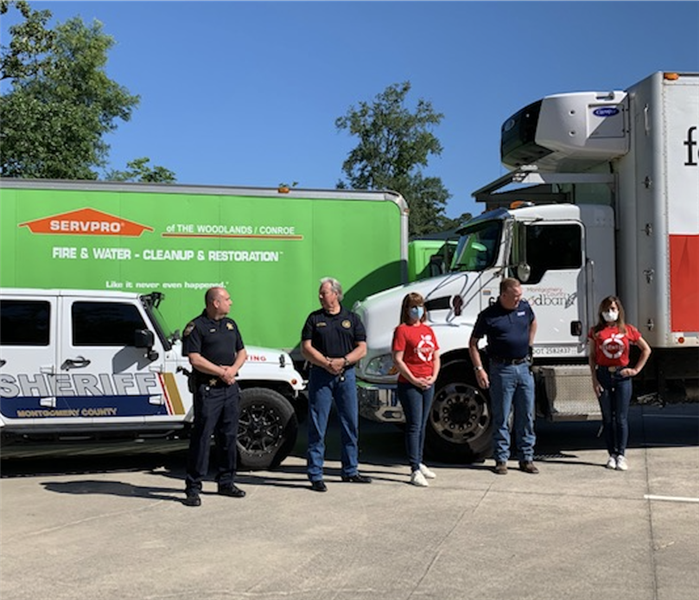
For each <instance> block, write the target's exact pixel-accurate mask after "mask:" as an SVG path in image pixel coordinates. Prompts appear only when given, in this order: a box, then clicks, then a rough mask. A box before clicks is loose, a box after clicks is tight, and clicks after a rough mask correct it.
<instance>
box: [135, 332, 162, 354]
mask: <svg viewBox="0 0 699 600" xmlns="http://www.w3.org/2000/svg"><path fill="white" fill-rule="evenodd" d="M133 337H134V342H133V345H134V346H136V348H146V350H147V352H146V356H147V357H148V360H150V361H154V360H158V353H157V352H156V351H155V350H153V346H154V345H155V335H153V332H152V331H151V330H150V329H137V330H136V331H134V336H133Z"/></svg>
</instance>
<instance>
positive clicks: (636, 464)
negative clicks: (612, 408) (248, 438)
mask: <svg viewBox="0 0 699 600" xmlns="http://www.w3.org/2000/svg"><path fill="white" fill-rule="evenodd" d="M598 428H599V423H561V424H552V423H539V424H538V426H537V431H538V442H537V456H536V459H535V460H536V462H537V465H538V466H539V468H540V470H541V472H540V474H539V475H529V474H525V473H522V472H519V471H518V470H517V469H516V462H511V463H510V467H511V468H510V472H509V473H508V474H507V475H506V476H498V475H495V474H494V473H493V472H492V471H491V466H492V461H486V462H485V463H480V464H473V465H453V464H444V463H439V462H434V461H428V464H429V465H430V466H431V467H432V468H433V470H435V471H436V473H437V479H435V480H434V481H431V482H430V487H429V488H417V487H414V486H411V485H409V484H408V469H407V467H406V466H405V458H404V450H403V439H402V433H401V432H400V431H399V430H398V429H396V428H393V427H391V426H387V425H379V424H374V423H369V422H367V421H362V423H361V433H360V444H361V456H360V461H361V464H360V470H361V472H362V473H364V474H367V475H370V476H372V477H373V479H374V482H373V483H372V484H371V485H361V484H352V483H342V482H341V481H340V477H339V460H338V457H339V443H338V434H337V430H336V429H331V430H330V432H329V440H328V460H327V462H326V483H327V484H328V492H327V493H324V494H320V493H316V492H313V491H311V490H310V487H309V483H308V481H307V479H306V476H305V469H304V466H305V460H304V447H305V429H303V427H302V430H301V432H300V436H299V441H298V443H297V445H296V448H295V449H294V452H293V453H292V455H291V456H290V457H289V458H287V459H286V460H285V461H284V463H283V464H282V465H281V467H280V468H279V469H277V470H275V471H269V472H267V471H262V472H244V473H239V476H238V482H237V483H238V485H239V486H240V487H242V488H243V489H245V491H246V492H247V497H246V498H244V499H242V500H239V499H233V498H226V497H222V496H218V495H216V494H215V489H216V488H215V483H213V481H211V482H207V483H206V484H205V487H204V495H203V496H202V500H203V503H202V506H201V507H198V508H190V507H186V506H184V505H183V504H182V499H183V498H184V495H183V476H184V462H185V457H186V450H185V443H184V442H146V443H141V444H137V443H133V442H130V443H126V444H114V445H111V446H109V447H94V446H70V447H68V448H66V447H39V448H24V447H20V448H9V447H8V448H3V460H2V481H1V485H2V490H1V501H2V505H1V511H2V517H1V525H2V531H1V542H2V547H1V552H2V562H1V563H0V569H1V570H0V595H1V597H2V599H3V600H24V599H27V600H29V599H31V600H36V599H37V598H52V599H53V600H59V599H66V600H83V599H85V600H87V599H90V600H94V599H98V600H111V599H120V600H121V599H132V598H133V599H139V600H144V599H152V600H160V599H190V598H192V599H194V598H202V599H224V598H225V599H234V600H236V599H240V600H243V599H258V598H259V599H261V600H289V599H299V600H301V599H302V600H360V599H361V600H363V599H369V598H372V599H373V598H382V599H386V600H408V599H434V600H449V599H458V600H469V599H474V600H475V599H479V600H481V599H483V600H500V599H502V600H591V599H595V600H597V599H599V600H608V599H609V600H695V599H696V598H697V597H699V596H698V594H699V406H698V405H678V406H674V407H668V408H664V409H661V408H659V407H634V408H633V409H632V412H631V439H630V448H629V451H628V455H627V456H628V459H629V463H630V469H629V471H627V472H618V471H610V470H607V469H605V468H604V463H605V461H606V458H607V457H606V453H605V451H604V450H603V443H602V440H601V439H600V438H597V437H596V435H597V432H598ZM10 451H12V452H10Z"/></svg>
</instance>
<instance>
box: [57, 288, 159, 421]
mask: <svg viewBox="0 0 699 600" xmlns="http://www.w3.org/2000/svg"><path fill="white" fill-rule="evenodd" d="M63 302H64V306H63V310H62V315H63V317H62V323H61V327H62V329H63V332H62V335H61V340H62V343H61V345H60V349H59V358H58V374H57V375H56V379H57V385H58V386H63V387H62V389H63V394H64V396H65V397H66V398H67V402H68V403H69V404H70V405H71V406H72V408H73V409H74V410H77V411H79V413H80V416H81V417H83V418H87V419H91V422H92V424H93V425H95V426H100V428H103V427H104V426H106V428H109V426H110V424H117V423H118V424H119V425H120V426H123V425H124V424H127V423H133V424H138V423H143V422H146V421H152V420H155V421H158V420H162V419H163V418H164V417H166V416H167V415H168V410H167V404H166V401H165V397H164V392H163V384H162V380H161V378H160V375H159V372H160V371H162V362H163V351H162V348H158V349H157V350H156V352H157V353H158V357H157V358H156V359H155V360H152V358H153V357H154V356H155V355H153V356H151V358H149V357H148V356H147V354H148V349H146V348H137V347H136V345H135V343H136V335H137V334H136V332H137V331H139V330H140V331H143V330H148V329H149V327H148V324H147V321H146V317H145V315H144V313H143V311H142V310H141V309H140V307H139V306H138V305H137V304H134V303H133V302H130V301H128V300H124V301H119V300H116V299H115V300H111V299H103V298H90V297H64V298H63ZM156 339H157V338H156Z"/></svg>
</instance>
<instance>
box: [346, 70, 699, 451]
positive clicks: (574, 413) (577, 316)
mask: <svg viewBox="0 0 699 600" xmlns="http://www.w3.org/2000/svg"><path fill="white" fill-rule="evenodd" d="M698 127H699V74H697V73H664V72H657V73H654V74H652V75H651V76H649V77H648V78H646V79H644V80H642V81H640V82H638V83H636V84H635V85H632V86H631V87H629V88H628V89H627V90H625V91H608V92H589V93H569V94H558V95H553V96H547V97H545V98H543V99H542V100H539V101H537V102H534V103H533V104H530V105H528V106H526V107H525V108H523V109H522V110H520V111H518V112H517V113H515V114H514V115H513V116H512V117H510V118H509V119H507V120H506V121H505V123H504V124H503V126H502V131H501V159H502V162H503V164H504V165H505V166H506V167H507V168H508V169H510V170H511V172H509V173H508V174H506V175H505V176H503V177H501V178H499V179H498V180H496V181H494V182H492V183H491V184H489V185H487V186H484V187H482V188H480V189H479V190H477V191H476V192H474V194H473V195H474V197H475V198H476V200H477V201H480V202H484V203H485V204H486V212H484V213H483V214H481V215H480V216H478V217H476V218H475V219H473V220H471V221H469V222H468V223H467V224H466V225H465V226H464V227H463V228H462V230H461V231H460V240H459V244H458V248H457V250H456V253H455V256H454V260H453V262H452V265H451V269H450V272H449V273H446V274H444V275H442V276H439V277H435V278H431V279H427V280H424V281H420V282H416V283H413V284H410V285H407V286H401V287H397V288H393V289H391V290H388V291H385V292H382V293H379V294H376V295H373V296H370V297H369V298H367V299H366V300H364V301H363V302H360V303H357V304H356V305H355V309H356V310H357V311H358V313H359V314H360V315H361V318H362V319H363V321H364V323H365V326H366V328H367V335H368V339H367V343H368V352H367V355H366V358H365V359H364V360H363V361H362V362H361V364H360V366H359V370H358V376H359V380H360V386H361V387H360V398H361V401H360V406H361V412H362V415H363V416H365V417H367V418H370V419H374V420H378V421H385V422H401V421H402V420H403V414H402V410H401V407H400V404H398V403H397V402H396V399H395V394H394V387H395V379H396V373H395V369H394V367H393V364H392V360H391V338H392V333H393V328H394V327H395V325H397V323H398V318H399V310H400V303H401V299H402V298H403V296H404V295H405V294H406V293H408V292H410V291H416V292H419V293H421V294H422V295H423V296H424V297H425V301H426V308H427V314H428V323H429V325H430V326H432V327H433V328H434V330H435V333H436V336H437V339H438V341H439V344H440V347H441V356H442V370H441V373H440V376H439V379H438V381H437V383H436V390H435V398H434V404H433V407H432V410H431V414H430V419H429V425H428V431H427V440H426V446H427V450H428V451H429V452H431V453H432V454H433V455H434V456H436V457H439V458H441V459H442V460H455V461H469V460H477V459H481V458H484V457H486V456H487V455H488V453H489V451H490V438H491V416H490V408H489V398H488V393H487V391H484V390H481V389H479V387H478V386H477V384H476V382H475V378H474V376H473V368H472V365H471V364H470V360H469V356H468V351H467V347H468V341H469V337H470V335H471V330H472V327H473V325H474V323H475V320H476V317H477V315H478V313H479V312H480V311H481V310H483V308H485V307H486V306H488V304H490V303H492V302H494V301H495V300H496V299H497V296H498V286H499V282H500V280H501V279H503V278H504V277H517V278H518V279H519V280H520V281H521V283H522V288H523V292H524V297H525V298H526V299H527V300H528V301H529V303H530V304H531V305H532V307H533V309H534V311H535V313H536V317H537V322H538V330H537V336H536V340H535V345H534V363H533V372H534V375H535V378H536V382H537V386H536V390H537V398H536V406H537V414H538V415H539V416H540V417H545V418H548V419H551V420H563V419H565V420H584V419H597V418H599V416H600V415H599V407H598V403H597V399H596V397H595V395H594V393H593V390H592V385H591V380H590V374H589V367H588V366H587V343H586V338H587V333H588V330H589V328H590V327H591V326H592V325H594V323H595V322H596V313H597V307H598V304H599V302H600V300H601V299H602V298H603V297H605V296H607V295H610V294H616V295H618V296H619V297H620V298H621V300H622V302H623V303H624V306H625V308H626V315H627V321H628V322H630V323H632V324H634V325H636V326H637V327H638V328H639V329H640V330H641V332H642V334H643V336H644V338H645V339H646V340H647V341H648V343H649V344H650V346H651V347H652V349H653V353H652V356H651V361H650V362H649V363H648V365H647V367H646V368H645V369H644V370H643V372H642V374H641V376H640V377H638V378H637V379H636V380H635V384H636V398H637V399H638V398H641V399H657V398H660V399H661V400H662V401H664V402H667V401H673V400H678V399H679V400H685V399H695V398H696V397H697V380H698V378H699V308H697V307H698V306H699V293H698V290H699V284H698V283H697V282H698V281H699V133H698V132H697V129H698ZM523 186H525V187H523ZM503 188H509V189H503ZM483 358H484V361H485V362H486V363H487V354H485V353H484V356H483Z"/></svg>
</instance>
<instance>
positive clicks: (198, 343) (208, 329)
mask: <svg viewBox="0 0 699 600" xmlns="http://www.w3.org/2000/svg"><path fill="white" fill-rule="evenodd" d="M244 347H245V346H244V344H243V338H242V337H241V335H240V330H239V329H238V325H236V322H235V321H234V320H233V319H229V318H228V317H223V318H222V319H219V320H215V319H211V318H209V317H208V316H207V314H206V310H204V311H203V312H202V314H201V315H199V316H198V317H197V318H196V319H194V320H193V321H190V322H189V323H188V324H187V327H185V330H184V335H183V344H182V354H184V355H185V356H187V355H189V354H191V353H192V352H195V353H197V354H201V355H202V356H203V357H204V358H205V359H206V360H208V361H210V362H212V363H214V364H215V365H232V364H233V363H234V362H235V357H236V356H237V354H238V352H240V351H241V350H242V349H243V348H244ZM193 371H194V377H195V381H196V383H197V384H200V383H203V382H205V381H209V380H211V379H212V377H213V376H212V375H210V374H208V373H202V372H200V371H197V370H196V369H193ZM218 383H219V385H220V384H221V383H222V381H221V379H218Z"/></svg>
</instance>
